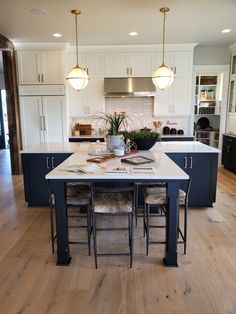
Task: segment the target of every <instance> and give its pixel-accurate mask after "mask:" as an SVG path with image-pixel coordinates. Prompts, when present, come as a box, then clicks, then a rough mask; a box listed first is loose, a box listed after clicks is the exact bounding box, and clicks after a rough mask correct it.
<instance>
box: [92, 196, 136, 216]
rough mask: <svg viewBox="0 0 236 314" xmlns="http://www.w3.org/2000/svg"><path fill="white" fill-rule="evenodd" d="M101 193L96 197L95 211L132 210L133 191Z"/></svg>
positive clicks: (126, 211) (127, 211)
mask: <svg viewBox="0 0 236 314" xmlns="http://www.w3.org/2000/svg"><path fill="white" fill-rule="evenodd" d="M107 197H108V195H107V193H100V194H97V195H95V197H94V203H93V204H94V205H93V206H94V212H95V213H104V214H105V213H106V214H122V213H131V212H132V194H131V193H110V194H109V201H108V200H107Z"/></svg>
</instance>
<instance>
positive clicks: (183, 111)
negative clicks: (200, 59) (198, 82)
mask: <svg viewBox="0 0 236 314" xmlns="http://www.w3.org/2000/svg"><path fill="white" fill-rule="evenodd" d="M191 86H192V78H191V77H178V76H176V77H175V80H174V82H173V84H172V86H171V87H170V92H171V102H170V105H169V113H172V114H177V115H190V114H191Z"/></svg>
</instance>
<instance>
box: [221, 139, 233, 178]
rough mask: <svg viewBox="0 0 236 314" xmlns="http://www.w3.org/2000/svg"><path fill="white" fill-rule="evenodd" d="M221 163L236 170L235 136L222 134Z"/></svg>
mask: <svg viewBox="0 0 236 314" xmlns="http://www.w3.org/2000/svg"><path fill="white" fill-rule="evenodd" d="M222 164H223V165H224V167H225V168H227V169H229V170H231V171H234V172H236V137H233V136H228V135H223V152H222Z"/></svg>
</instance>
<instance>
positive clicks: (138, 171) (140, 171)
mask: <svg viewBox="0 0 236 314" xmlns="http://www.w3.org/2000/svg"><path fill="white" fill-rule="evenodd" d="M132 174H156V170H155V168H153V167H132Z"/></svg>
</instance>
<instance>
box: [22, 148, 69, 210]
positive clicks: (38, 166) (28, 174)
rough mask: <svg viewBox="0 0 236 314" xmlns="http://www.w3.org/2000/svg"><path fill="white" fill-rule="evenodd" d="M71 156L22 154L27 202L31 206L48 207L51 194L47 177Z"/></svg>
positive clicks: (66, 154) (65, 154)
mask: <svg viewBox="0 0 236 314" xmlns="http://www.w3.org/2000/svg"><path fill="white" fill-rule="evenodd" d="M70 155H71V154H70V153H59V154H22V169H23V178H24V190H25V200H26V201H27V202H28V204H29V205H48V203H49V202H48V200H49V196H48V195H49V194H48V186H47V181H46V180H45V176H46V174H47V173H48V172H50V171H51V170H52V169H53V168H54V167H56V166H58V165H59V164H60V163H61V162H63V161H64V160H65V159H67V158H68V157H69V156H70Z"/></svg>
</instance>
